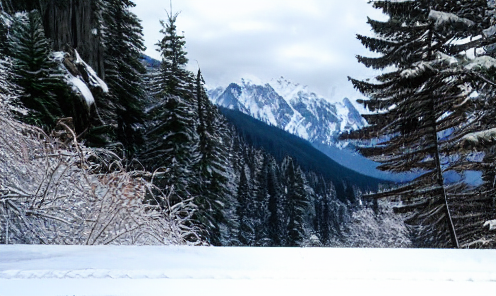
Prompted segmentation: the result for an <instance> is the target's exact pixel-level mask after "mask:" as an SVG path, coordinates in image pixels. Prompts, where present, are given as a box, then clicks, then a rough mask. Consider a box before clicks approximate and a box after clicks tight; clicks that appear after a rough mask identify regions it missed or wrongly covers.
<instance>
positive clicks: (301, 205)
mask: <svg viewBox="0 0 496 296" xmlns="http://www.w3.org/2000/svg"><path fill="white" fill-rule="evenodd" d="M282 166H283V170H284V171H285V174H284V176H285V178H286V180H285V181H286V189H285V191H286V192H287V197H286V198H287V210H286V211H287V215H288V223H287V226H286V228H287V233H288V237H287V245H288V246H291V247H294V246H302V245H303V242H304V241H305V239H306V238H307V236H308V231H307V230H308V225H307V221H306V219H305V218H306V215H307V213H308V210H309V202H310V201H309V196H308V194H307V192H306V191H305V187H306V180H305V176H304V174H303V172H302V170H301V168H300V167H299V166H297V165H295V163H294V161H293V160H292V159H291V158H290V157H286V158H285V159H284V161H283V164H282Z"/></svg>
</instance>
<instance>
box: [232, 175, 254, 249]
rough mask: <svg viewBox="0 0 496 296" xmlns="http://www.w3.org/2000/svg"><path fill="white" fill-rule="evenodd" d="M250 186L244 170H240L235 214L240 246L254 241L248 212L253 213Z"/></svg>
mask: <svg viewBox="0 0 496 296" xmlns="http://www.w3.org/2000/svg"><path fill="white" fill-rule="evenodd" d="M249 192H250V188H249V186H248V180H247V178H246V173H245V170H244V169H242V170H241V172H240V180H239V183H238V191H237V199H238V208H237V210H236V214H237V216H238V218H239V230H238V231H239V232H238V240H239V243H240V244H241V245H242V246H251V245H253V244H254V242H255V229H254V227H253V223H252V219H251V216H250V214H251V213H253V212H252V211H253V203H252V199H251V197H250V195H249Z"/></svg>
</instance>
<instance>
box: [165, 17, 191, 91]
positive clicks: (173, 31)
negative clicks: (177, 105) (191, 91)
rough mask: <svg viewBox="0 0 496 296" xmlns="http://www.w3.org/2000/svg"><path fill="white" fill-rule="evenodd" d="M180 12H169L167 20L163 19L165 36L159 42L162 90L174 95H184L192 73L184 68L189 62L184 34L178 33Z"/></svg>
mask: <svg viewBox="0 0 496 296" xmlns="http://www.w3.org/2000/svg"><path fill="white" fill-rule="evenodd" d="M178 15H179V13H172V10H171V11H170V12H167V20H166V21H164V20H161V21H160V23H161V24H162V29H161V30H160V33H162V34H163V35H164V37H163V38H162V39H161V40H160V41H159V42H158V43H157V46H158V47H159V48H160V50H159V51H160V54H161V56H162V64H161V66H160V72H161V75H162V79H161V80H162V90H163V92H164V93H167V94H172V95H184V94H185V92H187V88H188V78H189V77H190V74H189V72H188V71H186V70H185V69H184V66H185V65H186V64H187V63H188V58H187V57H186V55H187V52H186V51H185V44H186V41H185V40H184V36H180V35H178V34H177V27H176V21H177V17H178Z"/></svg>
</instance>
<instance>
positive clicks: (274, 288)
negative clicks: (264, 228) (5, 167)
mask: <svg viewBox="0 0 496 296" xmlns="http://www.w3.org/2000/svg"><path fill="white" fill-rule="evenodd" d="M495 293H496V252H495V250H441V249H437V250H436V249H338V248H227V247H226V248H214V247H175V246H170V247H160V246H155V247H152V246H42V245H3V246H0V295H2V296H10V295H37V296H44V295H87V296H89V295H119V296H121V295H122V296H123V295H141V296H147V295H176V296H179V295H216V296H222V295H285V296H287V295H311V296H318V295H369V296H372V295H381V296H387V295H391V296H392V295H412V296H413V295H415V296H417V295H450V296H456V295H463V296H465V295H477V296H482V295H496V294H495Z"/></svg>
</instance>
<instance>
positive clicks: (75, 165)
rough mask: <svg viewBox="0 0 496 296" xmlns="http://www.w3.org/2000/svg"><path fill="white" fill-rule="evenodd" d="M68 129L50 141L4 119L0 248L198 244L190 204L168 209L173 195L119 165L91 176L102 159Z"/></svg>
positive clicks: (63, 124)
mask: <svg viewBox="0 0 496 296" xmlns="http://www.w3.org/2000/svg"><path fill="white" fill-rule="evenodd" d="M68 123H69V121H68V120H66V121H63V120H62V121H59V123H58V125H57V128H58V129H56V130H55V131H54V132H53V133H52V135H47V134H46V133H45V132H43V130H41V129H38V128H36V127H33V126H29V125H26V124H22V123H19V122H17V121H14V120H11V119H7V118H6V117H4V116H0V130H2V133H1V134H0V243H4V244H13V243H24V244H186V243H189V244H194V243H199V240H198V239H197V238H198V236H196V235H195V231H193V230H192V229H190V227H188V226H187V223H188V219H189V217H190V216H191V215H192V213H193V211H194V208H193V207H192V206H191V203H189V202H188V201H183V202H181V203H178V204H176V205H174V207H164V206H163V204H164V203H163V201H167V200H168V195H167V194H165V193H163V192H161V191H159V190H156V189H155V188H153V186H152V185H151V184H150V182H148V181H147V180H146V177H151V176H147V173H146V172H126V171H125V170H123V169H122V168H120V167H119V166H118V165H116V164H118V162H114V163H112V164H111V166H113V167H112V168H109V169H108V170H107V171H108V172H110V173H106V174H96V173H92V172H95V171H97V170H95V168H96V167H98V166H101V165H102V164H99V163H98V162H97V161H96V160H98V159H99V158H100V156H99V155H97V153H96V152H95V150H92V149H89V148H86V147H84V146H83V145H80V144H78V143H77V141H76V137H75V135H74V133H73V131H72V129H70V128H69V124H68ZM102 151H104V150H103V149H100V151H99V153H100V154H101V153H102ZM108 153H109V154H110V152H108ZM90 160H91V161H90ZM159 201H160V202H159ZM195 238H196V241H195ZM187 240H188V241H187Z"/></svg>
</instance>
